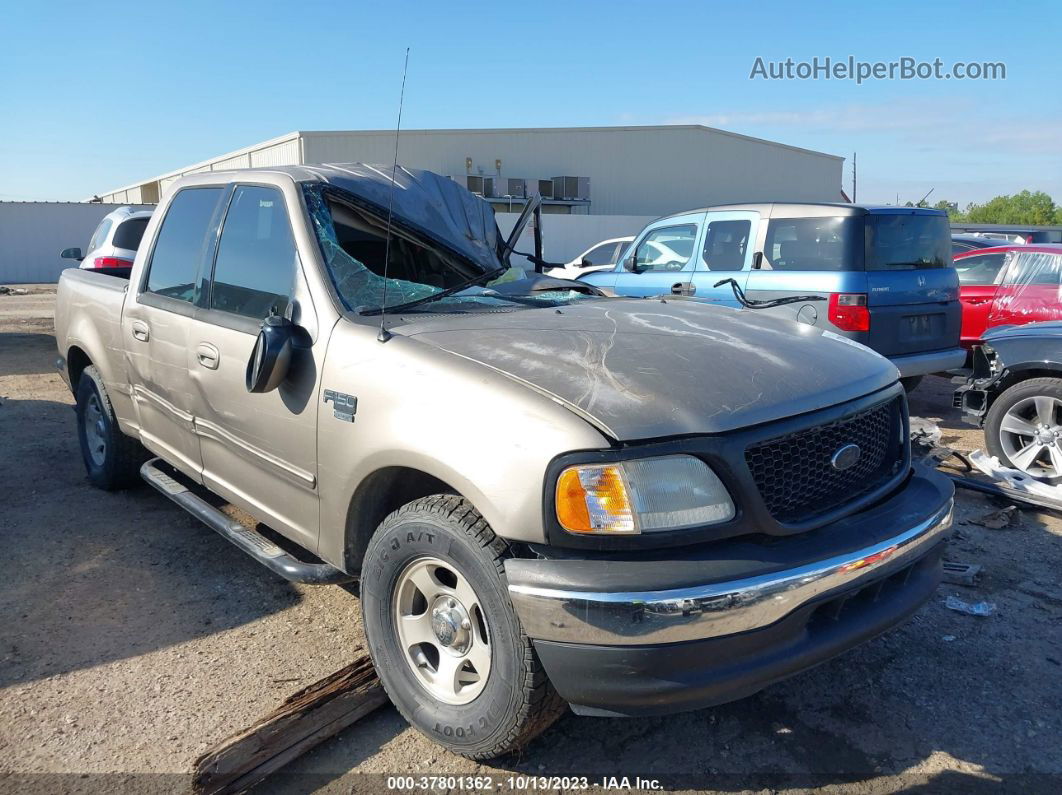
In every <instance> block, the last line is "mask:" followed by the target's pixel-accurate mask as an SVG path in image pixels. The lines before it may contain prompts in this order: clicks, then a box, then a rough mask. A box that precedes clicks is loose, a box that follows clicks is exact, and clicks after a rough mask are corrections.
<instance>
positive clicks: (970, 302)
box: [966, 298, 992, 306]
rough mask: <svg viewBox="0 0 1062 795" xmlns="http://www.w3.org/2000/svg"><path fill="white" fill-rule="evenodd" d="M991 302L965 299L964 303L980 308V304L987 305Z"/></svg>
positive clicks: (988, 299)
mask: <svg viewBox="0 0 1062 795" xmlns="http://www.w3.org/2000/svg"><path fill="white" fill-rule="evenodd" d="M991 300H992V299H991V298H967V299H966V303H968V304H969V305H970V306H980V305H981V304H987V303H988V302H989V301H991Z"/></svg>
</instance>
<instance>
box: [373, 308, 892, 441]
mask: <svg viewBox="0 0 1062 795" xmlns="http://www.w3.org/2000/svg"><path fill="white" fill-rule="evenodd" d="M407 319H408V320H411V321H412V322H406V323H403V322H400V323H399V324H397V325H395V326H392V330H393V331H395V332H396V333H399V334H402V335H404V336H407V337H411V338H413V339H415V340H419V341H420V342H422V343H425V344H428V345H433V346H435V347H437V348H440V349H441V350H444V351H448V352H450V353H452V354H455V355H457V356H461V357H464V358H466V359H470V360H473V361H475V362H479V363H480V364H482V365H484V366H486V367H490V368H491V369H494V370H496V371H498V372H501V373H504V374H505V375H507V376H509V377H510V378H513V379H515V380H517V381H520V382H522V383H524V384H525V385H527V386H528V387H530V388H532V389H535V390H537V391H539V392H541V393H543V394H546V395H548V396H550V397H552V398H553V399H555V400H558V401H560V402H561V403H563V404H564V405H566V406H567V407H568V408H570V409H571V410H573V411H575V412H576V413H578V414H580V415H581V416H583V417H584V418H585V419H587V420H589V421H590V422H592V423H593V424H595V425H596V426H597V427H598V428H600V429H601V430H602V431H604V432H605V433H606V434H608V435H609V436H611V437H612V438H613V439H616V440H619V441H632V440H635V439H653V438H660V437H666V436H678V435H686V434H711V433H723V432H726V431H731V430H735V429H738V428H747V427H749V426H753V425H758V424H760V423H764V422H770V421H771V420H777V419H781V418H784V417H792V416H795V415H798V414H803V413H806V412H809V411H815V410H816V409H821V408H826V407H828V406H833V405H836V404H838V403H843V402H845V401H847V400H852V399H854V398H857V397H861V396H863V395H867V394H869V393H871V392H874V391H876V390H878V389H882V388H884V387H886V386H888V385H890V384H892V383H893V382H895V381H896V379H897V378H898V375H899V374H898V372H897V370H896V368H895V367H894V366H893V365H892V364H891V363H890V362H889V361H888V360H887V359H885V358H884V357H882V356H880V355H878V354H877V353H874V352H873V351H872V350H870V349H869V348H866V347H864V346H863V345H860V344H858V343H855V342H852V341H851V340H847V339H845V338H843V337H840V336H838V335H835V334H832V333H830V332H823V331H820V330H818V329H815V328H813V327H811V326H807V325H804V324H800V323H795V322H791V321H787V320H783V319H781V318H777V317H771V316H768V315H765V314H760V313H757V312H755V311H739V310H735V309H728V308H725V307H712V306H705V305H703V304H697V303H692V302H685V301H681V300H668V301H667V302H664V301H661V300H658V299H642V300H639V299H604V300H598V301H586V302H583V303H577V304H574V305H572V306H567V307H564V308H562V309H560V310H557V309H523V310H516V311H503V312H490V313H481V314H477V313H469V314H460V315H458V314H449V315H432V316H430V317H426V318H424V319H423V320H421V319H417V320H413V319H412V318H411V317H410V318H407Z"/></svg>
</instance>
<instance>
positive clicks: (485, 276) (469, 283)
mask: <svg viewBox="0 0 1062 795" xmlns="http://www.w3.org/2000/svg"><path fill="white" fill-rule="evenodd" d="M507 270H509V266H508V265H502V266H501V267H500V268H495V269H494V270H492V271H487V272H486V273H481V274H480V275H479V276H473V277H472V278H471V279H466V280H465V281H463V282H461V283H459V284H455V285H454V286H453V287H447V288H446V289H445V290H440V291H439V292H437V293H432V294H431V295H426V296H424V297H423V298H418V299H416V300H415V301H406V302H405V303H404V304H395V305H394V306H377V307H373V308H372V309H359V310H358V314H359V315H363V316H370V315H378V314H380V313H381V312H402V311H404V310H406V309H412V308H413V307H415V306H420V305H421V304H427V303H429V302H431V301H437V300H438V299H440V298H446V296H448V295H453V294H454V293H459V292H461V291H462V290H467V289H468V288H469V287H474V286H475V285H477V284H479V283H480V282H482V281H488V282H489V281H490V280H491V279H495V278H497V277H498V276H501V275H502V274H503V273H505V272H506V271H507Z"/></svg>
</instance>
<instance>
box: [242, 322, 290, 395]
mask: <svg viewBox="0 0 1062 795" xmlns="http://www.w3.org/2000/svg"><path fill="white" fill-rule="evenodd" d="M295 328H296V327H295V324H294V323H292V322H291V321H290V320H288V319H287V318H286V317H281V316H280V315H270V316H269V317H267V318H266V319H265V320H263V321H262V328H261V329H260V330H259V332H258V340H257V341H256V342H255V344H254V350H252V351H251V358H250V360H249V361H248V362H247V376H246V382H247V391H248V392H272V391H273V390H274V389H276V388H277V387H278V386H280V384H281V383H282V382H283V381H284V379H285V378H286V377H287V375H288V368H289V367H290V366H291V347H292V345H291V343H292V339H293V338H294V336H295Z"/></svg>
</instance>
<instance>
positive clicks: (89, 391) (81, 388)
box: [74, 365, 149, 491]
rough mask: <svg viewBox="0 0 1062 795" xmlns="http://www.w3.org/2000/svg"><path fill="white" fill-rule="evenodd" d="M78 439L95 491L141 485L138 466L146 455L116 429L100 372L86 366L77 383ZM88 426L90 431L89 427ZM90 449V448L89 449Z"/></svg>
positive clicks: (137, 445) (111, 407) (116, 419)
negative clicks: (91, 426)
mask: <svg viewBox="0 0 1062 795" xmlns="http://www.w3.org/2000/svg"><path fill="white" fill-rule="evenodd" d="M74 410H75V413H76V414H77V437H78V441H79V443H80V445H81V458H82V460H83V461H84V462H85V470H86V472H87V473H88V479H89V482H91V483H92V485H93V486H95V487H96V488H98V489H103V490H104V491H115V490H117V489H125V488H129V487H130V486H134V485H136V484H138V483H140V465H141V464H143V463H144V461H146V460H147V459H148V457H149V453H148V452H147V450H145V449H144V447H143V446H142V445H141V444H140V442H139V441H137V440H136V439H132V438H130V437H128V436H126V435H125V434H124V433H122V432H121V430H120V429H119V428H118V418H117V417H115V416H114V408H113V406H111V399H110V397H109V396H108V395H107V388H106V387H105V386H104V385H103V379H102V378H101V377H100V373H99V370H97V369H96V367H95V366H94V365H89V366H88V367H86V368H85V369H84V370H83V371H82V373H81V377H80V378H79V379H78V382H77V395H76V405H75V407H74ZM89 423H91V424H92V425H93V428H92V429H91V431H90V429H89V428H88V424H89ZM90 447H91V449H90Z"/></svg>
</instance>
